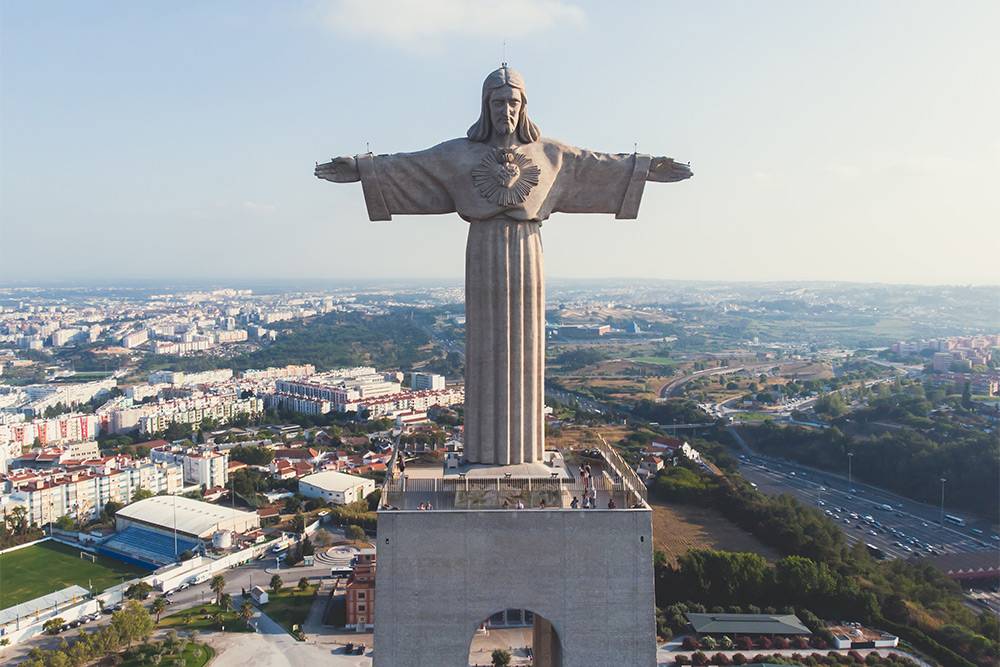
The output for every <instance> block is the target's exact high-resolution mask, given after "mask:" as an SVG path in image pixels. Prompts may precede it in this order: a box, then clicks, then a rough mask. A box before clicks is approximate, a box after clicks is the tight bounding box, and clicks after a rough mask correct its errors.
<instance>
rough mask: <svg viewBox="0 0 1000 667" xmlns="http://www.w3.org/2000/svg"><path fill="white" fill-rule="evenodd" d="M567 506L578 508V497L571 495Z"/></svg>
mask: <svg viewBox="0 0 1000 667" xmlns="http://www.w3.org/2000/svg"><path fill="white" fill-rule="evenodd" d="M569 507H570V509H574V510H575V509H578V508H579V507H580V499H579V498H577V497H576V496H573V500H571V501H570V503H569Z"/></svg>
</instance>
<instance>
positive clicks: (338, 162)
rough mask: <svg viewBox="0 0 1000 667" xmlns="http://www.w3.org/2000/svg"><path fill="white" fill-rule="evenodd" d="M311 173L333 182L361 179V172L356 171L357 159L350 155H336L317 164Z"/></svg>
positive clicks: (350, 181)
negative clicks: (327, 160)
mask: <svg viewBox="0 0 1000 667" xmlns="http://www.w3.org/2000/svg"><path fill="white" fill-rule="evenodd" d="M313 173H314V174H316V178H322V179H323V180H324V181H331V182H333V183H354V182H355V181H360V180H361V174H360V173H359V172H358V161H357V160H355V159H354V158H353V157H350V156H348V157H338V158H334V159H332V160H330V161H329V162H324V163H323V164H318V165H316V170H315V171H314V172H313Z"/></svg>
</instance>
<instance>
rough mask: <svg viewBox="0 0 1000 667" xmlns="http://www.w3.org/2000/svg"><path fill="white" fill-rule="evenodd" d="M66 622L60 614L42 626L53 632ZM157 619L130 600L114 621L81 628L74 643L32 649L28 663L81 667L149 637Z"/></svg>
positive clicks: (45, 666)
mask: <svg viewBox="0 0 1000 667" xmlns="http://www.w3.org/2000/svg"><path fill="white" fill-rule="evenodd" d="M62 625H63V620H62V619H61V618H54V619H50V620H49V621H46V623H45V624H44V625H43V628H45V630H46V631H47V632H50V633H52V632H53V631H55V630H56V629H58V628H59V627H60V626H62ZM153 628H154V623H153V618H152V616H150V614H149V612H148V611H146V610H145V609H144V608H143V606H142V604H140V603H139V602H137V601H135V600H130V601H128V602H127V603H126V604H125V606H124V607H123V608H122V610H121V611H117V612H115V613H114V614H113V615H112V616H111V624H110V625H107V626H105V627H103V628H101V629H99V630H95V631H94V632H90V633H87V632H81V633H80V635H79V636H78V637H77V639H76V640H75V641H74V642H73V643H69V642H68V641H66V640H63V641H62V642H60V645H59V648H57V649H55V650H48V651H46V650H42V649H38V648H35V649H32V650H31V651H30V652H29V654H28V659H27V660H26V661H25V662H23V663H21V664H22V665H23V666H26V667H80V666H82V665H86V664H89V663H91V662H93V661H94V660H98V659H101V658H105V657H107V656H112V655H116V654H117V653H118V651H120V650H122V649H123V648H127V649H131V648H132V646H133V644H135V643H136V642H142V641H145V640H147V639H149V637H150V635H152V633H153Z"/></svg>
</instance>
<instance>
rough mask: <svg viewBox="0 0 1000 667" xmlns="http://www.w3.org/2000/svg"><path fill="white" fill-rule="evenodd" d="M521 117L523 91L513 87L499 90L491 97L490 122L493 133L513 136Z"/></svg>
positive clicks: (504, 87)
mask: <svg viewBox="0 0 1000 667" xmlns="http://www.w3.org/2000/svg"><path fill="white" fill-rule="evenodd" d="M520 117H521V91H520V90H518V89H517V88H512V87H511V86H503V87H502V88H497V89H496V90H494V91H493V93H492V94H491V95H490V120H491V121H493V131H494V132H495V133H496V134H498V135H500V136H504V135H508V134H513V133H514V130H515V129H517V121H518V120H519V119H520Z"/></svg>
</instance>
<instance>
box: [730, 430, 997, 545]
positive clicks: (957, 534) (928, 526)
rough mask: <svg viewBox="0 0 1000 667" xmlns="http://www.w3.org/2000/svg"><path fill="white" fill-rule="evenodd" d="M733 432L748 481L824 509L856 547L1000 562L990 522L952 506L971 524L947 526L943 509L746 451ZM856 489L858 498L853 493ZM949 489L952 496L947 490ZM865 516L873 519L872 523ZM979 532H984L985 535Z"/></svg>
mask: <svg viewBox="0 0 1000 667" xmlns="http://www.w3.org/2000/svg"><path fill="white" fill-rule="evenodd" d="M730 432H731V433H734V434H735V435H736V437H737V440H738V441H739V442H740V443H741V444H742V445H743V446H744V452H745V453H744V454H743V455H742V456H741V459H740V472H741V473H742V474H743V476H744V478H746V479H747V480H748V481H750V482H753V483H754V484H756V485H757V488H758V490H760V491H761V492H763V493H768V494H772V495H776V494H780V493H789V494H791V495H793V496H795V497H796V498H798V499H799V500H800V501H802V502H803V503H806V504H808V505H812V506H814V507H817V508H818V509H821V510H823V511H824V512H825V513H826V514H827V516H828V517H829V518H830V519H831V520H833V521H835V522H837V523H838V524H839V525H840V526H841V528H842V529H843V530H844V533H845V534H846V536H847V539H848V541H849V542H850V543H852V544H854V543H855V542H859V541H860V542H864V543H866V544H873V545H875V546H876V547H878V548H880V549H881V550H882V551H883V552H885V554H886V556H888V557H889V558H912V557H920V556H931V555H935V554H949V553H963V552H972V551H989V550H992V551H995V552H997V557H998V558H1000V539H996V538H994V537H993V536H992V534H991V532H990V526H989V524H988V522H986V521H985V520H983V519H976V518H975V517H971V516H969V515H967V514H965V513H963V512H959V511H956V510H949V509H948V507H947V504H946V505H945V512H946V513H949V514H955V515H958V516H960V517H962V518H964V519H965V520H966V521H967V522H968V525H967V526H965V527H958V526H952V525H951V524H945V525H944V526H941V525H940V524H939V520H940V516H941V508H940V507H934V506H931V505H926V504H924V503H919V502H916V501H914V500H910V499H907V498H903V497H902V496H898V495H896V494H894V493H891V492H888V491H885V490H883V489H879V488H877V487H874V486H871V485H868V484H863V483H860V482H858V481H857V480H854V481H853V484H852V485H851V486H850V487H849V486H848V481H847V478H846V477H841V476H839V475H834V474H831V473H829V472H824V471H819V470H816V469H813V468H809V467H807V466H803V465H799V464H795V463H790V462H788V461H784V460H776V459H771V458H768V457H763V456H760V455H758V454H756V453H753V452H752V451H751V450H749V448H746V445H745V443H744V442H743V441H742V438H740V437H739V434H738V431H736V429H730ZM852 487H853V489H854V493H851V491H850V489H851V488H852ZM945 490H946V492H947V488H946V489H945ZM946 500H947V498H946ZM885 506H888V507H890V508H891V509H888V510H887V509H885ZM865 517H870V520H868V521H866V520H865ZM973 530H981V531H983V534H982V535H979V534H976V533H974V532H973Z"/></svg>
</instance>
